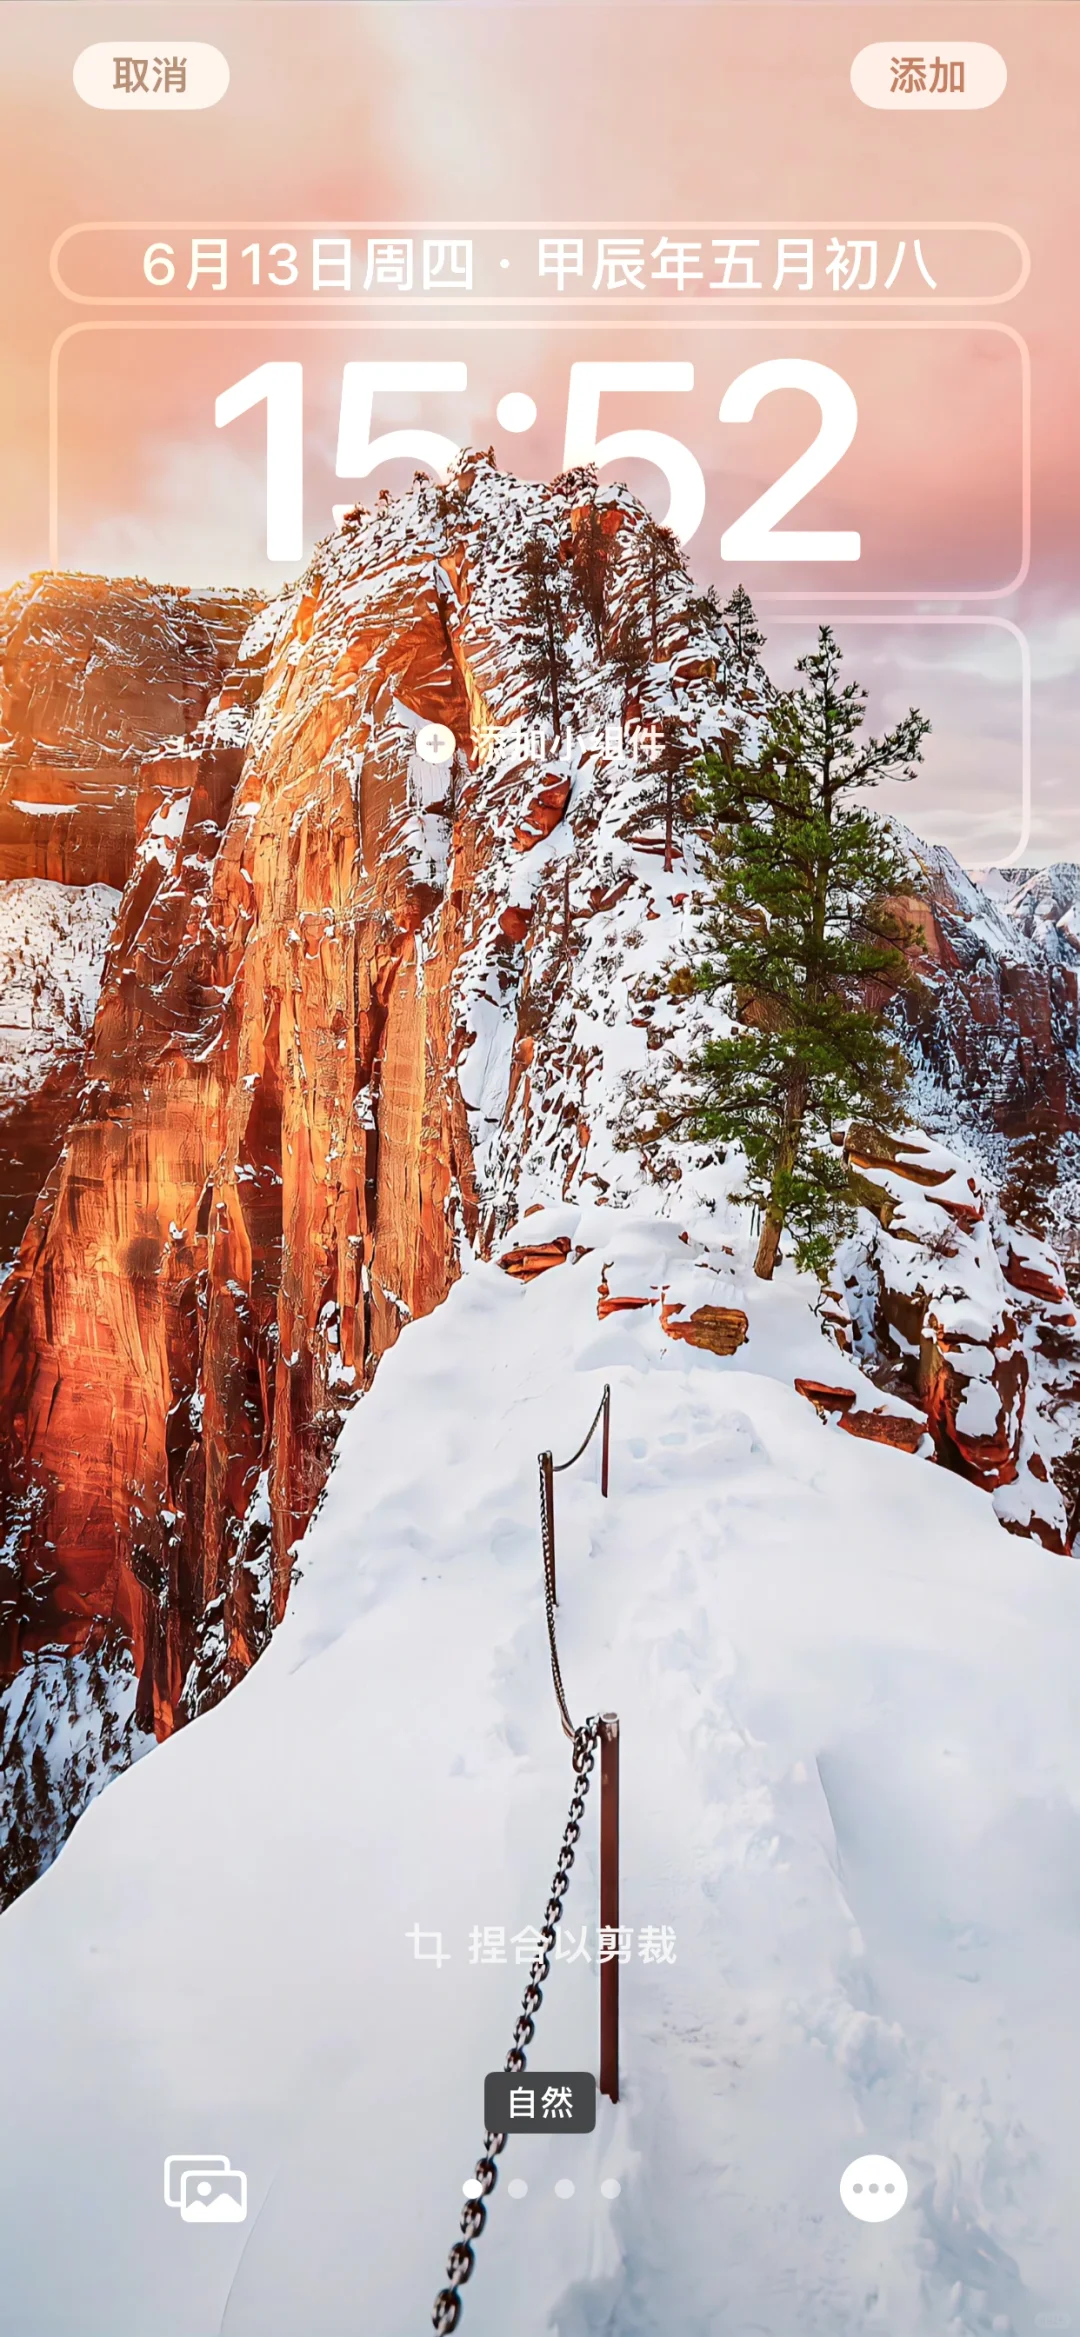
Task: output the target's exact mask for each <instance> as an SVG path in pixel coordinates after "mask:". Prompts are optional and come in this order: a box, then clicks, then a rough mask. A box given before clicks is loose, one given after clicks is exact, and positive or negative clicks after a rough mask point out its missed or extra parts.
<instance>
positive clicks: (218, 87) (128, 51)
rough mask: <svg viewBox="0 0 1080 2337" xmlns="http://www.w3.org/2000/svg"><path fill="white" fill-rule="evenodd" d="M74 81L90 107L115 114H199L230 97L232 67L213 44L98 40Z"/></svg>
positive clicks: (79, 60)
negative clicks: (228, 93)
mask: <svg viewBox="0 0 1080 2337" xmlns="http://www.w3.org/2000/svg"><path fill="white" fill-rule="evenodd" d="M72 80H73V81H74V83H75V88H76V90H77V92H78V95H79V96H80V97H81V98H82V100H83V102H84V104H85V105H92V106H98V107H100V108H105V109H108V110H109V111H110V112H114V113H121V112H122V113H125V114H154V113H163V112H165V111H166V109H167V110H168V111H169V112H170V113H194V112H195V111H196V110H197V109H198V108H199V107H201V106H208V105H216V104H217V102H218V99H219V98H221V97H224V95H225V92H226V90H227V88H228V86H229V66H228V60H227V58H225V57H223V56H222V54H221V50H220V49H215V48H213V47H212V46H211V44H210V42H209V41H171V40H159V41H128V40H115V41H94V42H93V43H92V45H91V46H90V48H88V49H83V50H81V51H80V54H79V55H78V56H77V57H76V59H75V65H74V69H73V72H72Z"/></svg>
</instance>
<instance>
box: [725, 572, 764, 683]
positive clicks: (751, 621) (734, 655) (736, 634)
mask: <svg viewBox="0 0 1080 2337" xmlns="http://www.w3.org/2000/svg"><path fill="white" fill-rule="evenodd" d="M721 616H722V618H723V623H724V631H725V633H726V634H727V641H728V646H727V649H726V653H725V656H724V659H723V662H722V665H721V670H720V673H719V676H718V679H719V681H720V682H721V684H722V685H723V687H724V688H725V689H728V690H731V691H733V692H736V693H738V692H740V691H742V690H745V689H746V687H747V685H748V683H749V680H750V675H751V673H752V671H753V669H754V667H755V666H758V665H760V663H761V652H762V650H763V649H764V647H765V635H764V633H763V632H762V630H761V627H760V625H759V624H758V621H757V618H756V617H755V615H754V604H753V602H752V600H751V598H750V595H749V593H748V592H747V591H746V589H745V586H743V585H741V584H737V585H736V587H735V590H734V592H733V593H732V594H731V597H730V599H729V600H726V601H725V602H724V606H723V609H722V610H721Z"/></svg>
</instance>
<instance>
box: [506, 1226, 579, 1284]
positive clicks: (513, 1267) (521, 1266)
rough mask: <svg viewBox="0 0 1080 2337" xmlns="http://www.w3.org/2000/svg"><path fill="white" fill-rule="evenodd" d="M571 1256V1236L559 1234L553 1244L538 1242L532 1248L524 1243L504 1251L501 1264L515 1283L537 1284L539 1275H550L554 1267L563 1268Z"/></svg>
mask: <svg viewBox="0 0 1080 2337" xmlns="http://www.w3.org/2000/svg"><path fill="white" fill-rule="evenodd" d="M569 1255H570V1236H569V1234H559V1236H558V1237H557V1239H556V1240H555V1241H552V1242H536V1243H534V1244H533V1245H532V1246H531V1247H530V1246H529V1244H528V1243H522V1244H520V1245H519V1247H518V1248H516V1249H513V1250H503V1252H502V1254H501V1256H500V1259H499V1264H500V1266H501V1267H502V1270H503V1273H504V1274H509V1275H510V1276H511V1279H512V1280H513V1281H515V1282H535V1281H536V1278H537V1276H538V1275H539V1274H549V1273H550V1272H551V1269H552V1267H553V1266H562V1265H564V1264H565V1262H566V1260H567V1258H568V1257H569Z"/></svg>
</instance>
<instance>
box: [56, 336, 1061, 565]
mask: <svg viewBox="0 0 1080 2337" xmlns="http://www.w3.org/2000/svg"><path fill="white" fill-rule="evenodd" d="M358 323H362V325H363V329H364V331H365V332H372V333H395V332H401V331H402V330H405V331H409V332H429V333H457V332H461V331H463V330H468V331H469V332H474V333H507V332H522V331H525V330H527V329H528V328H527V327H526V326H525V325H522V324H520V323H518V322H517V321H516V320H515V319H513V318H510V317H506V318H504V317H472V318H470V319H469V320H468V322H467V325H466V323H465V321H464V320H463V319H462V318H460V317H429V318H426V319H425V318H421V317H406V318H404V319H402V318H398V317H394V318H390V317H364V318H362V319H358V318H355V317H319V318H316V317H297V318H295V319H293V320H291V321H290V322H289V327H288V329H289V331H290V332H294V333H351V332H355V331H356V329H357V324H358ZM272 329H273V328H272V325H271V323H270V320H269V318H267V317H260V318H258V319H257V320H256V319H254V318H250V319H249V318H246V317H191V318H187V317H184V318H180V317H162V318H161V319H160V320H159V319H158V318H156V317H155V318H150V317H115V318H114V317H95V318H93V319H89V318H88V319H87V320H86V322H85V323H80V324H74V325H65V327H64V330H63V332H62V333H58V334H57V336H56V339H55V340H54V342H53V344H52V348H51V349H50V351H49V565H50V567H51V568H59V566H60V551H59V536H60V399H59V390H60V356H61V352H62V351H63V350H64V349H65V348H66V347H67V344H68V342H69V341H73V340H75V339H76V338H77V337H78V336H79V335H80V334H83V333H220V332H237V333H265V332H268V331H271V330H272ZM547 329H548V330H550V331H555V332H564V333H577V332H582V331H589V332H599V331H607V332H613V333H618V332H625V331H626V329H627V327H626V321H625V319H622V318H617V317H610V318H607V319H606V320H602V321H601V322H600V323H593V322H592V321H591V320H586V319H584V318H582V317H566V318H557V317H556V318H552V319H551V320H550V321H549V324H548V327H547ZM691 329H692V330H693V331H694V332H700V333H724V332H727V333H748V332H753V331H755V330H759V331H760V330H763V329H765V330H769V331H772V332H777V333H794V332H799V331H801V329H802V328H801V326H800V325H799V324H797V323H796V321H795V319H794V318H788V317H778V318H775V319H773V321H772V322H771V324H770V325H769V326H768V327H761V326H759V325H758V324H757V320H756V319H755V318H750V317H730V318H729V317H723V318H721V317H714V318H708V319H706V318H704V317H696V318H694V319H693V320H692V323H691ZM636 330H637V331H638V332H641V333H668V332H670V331H671V326H670V325H669V324H667V323H666V322H665V323H663V324H661V322H660V320H659V319H658V318H652V317H643V318H642V319H641V321H640V323H639V324H638V325H637V327H636ZM814 330H815V331H816V332H830V333H851V332H856V333H857V332H864V333H878V332H885V333H890V332H891V333H904V332H914V333H919V332H924V333H943V332H946V333H947V332H953V333H965V332H973V331H974V332H983V333H1001V334H1003V335H1004V337H1005V339H1006V340H1009V341H1012V343H1013V344H1014V347H1015V348H1016V349H1017V351H1018V353H1019V357H1020V406H1021V411H1020V438H1021V447H1020V565H1019V567H1018V569H1017V571H1016V574H1015V576H1013V577H1011V578H1010V580H1009V582H1008V584H1002V585H995V586H993V587H992V589H991V590H990V591H988V592H975V591H970V590H969V591H964V590H963V589H959V590H958V589H957V587H956V586H952V587H951V588H950V589H948V590H946V591H940V592H939V591H926V590H923V591H918V590H916V591H913V592H912V591H905V592H876V591H875V592H858V591H850V592H841V591H839V590H837V589H836V588H835V587H833V586H829V585H824V586H823V585H808V584H807V585H803V587H802V588H801V590H795V591H792V592H759V593H758V596H757V597H758V599H759V601H761V602H763V603H764V602H768V603H770V604H771V603H773V602H775V601H791V600H797V601H805V600H823V599H828V600H844V601H891V602H899V601H915V600H917V601H942V600H947V601H958V600H960V601H971V602H975V603H981V602H983V601H994V600H1008V599H1010V598H1011V596H1012V594H1013V593H1014V592H1018V591H1019V590H1020V587H1021V585H1022V584H1024V583H1025V581H1026V579H1027V574H1028V570H1029V568H1030V566H1031V352H1030V350H1029V348H1028V345H1027V342H1026V341H1025V339H1024V337H1023V334H1022V333H1018V332H1017V330H1016V327H1015V325H1007V324H1005V323H1004V322H1003V321H1002V320H1000V319H998V318H997V317H985V318H978V319H975V318H973V319H967V318H964V317H896V318H889V317H874V318H872V319H871V318H868V319H867V320H866V322H865V323H861V322H860V320H859V318H858V317H815V319H814Z"/></svg>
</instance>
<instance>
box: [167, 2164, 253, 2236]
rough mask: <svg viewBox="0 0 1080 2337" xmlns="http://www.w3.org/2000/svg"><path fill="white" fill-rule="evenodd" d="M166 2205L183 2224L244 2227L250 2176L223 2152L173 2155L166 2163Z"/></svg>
mask: <svg viewBox="0 0 1080 2337" xmlns="http://www.w3.org/2000/svg"><path fill="white" fill-rule="evenodd" d="M165 2205H166V2207H178V2208H179V2210H180V2220H181V2222H182V2223H244V2222H245V2221H246V2219H247V2176H246V2175H244V2174H241V2172H240V2169H239V2167H232V2166H230V2165H229V2161H228V2159H227V2158H225V2157H224V2156H223V2154H222V2153H221V2151H193V2150H179V2151H173V2152H172V2153H171V2155H170V2156H169V2157H168V2158H167V2159H166V2161H165Z"/></svg>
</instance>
